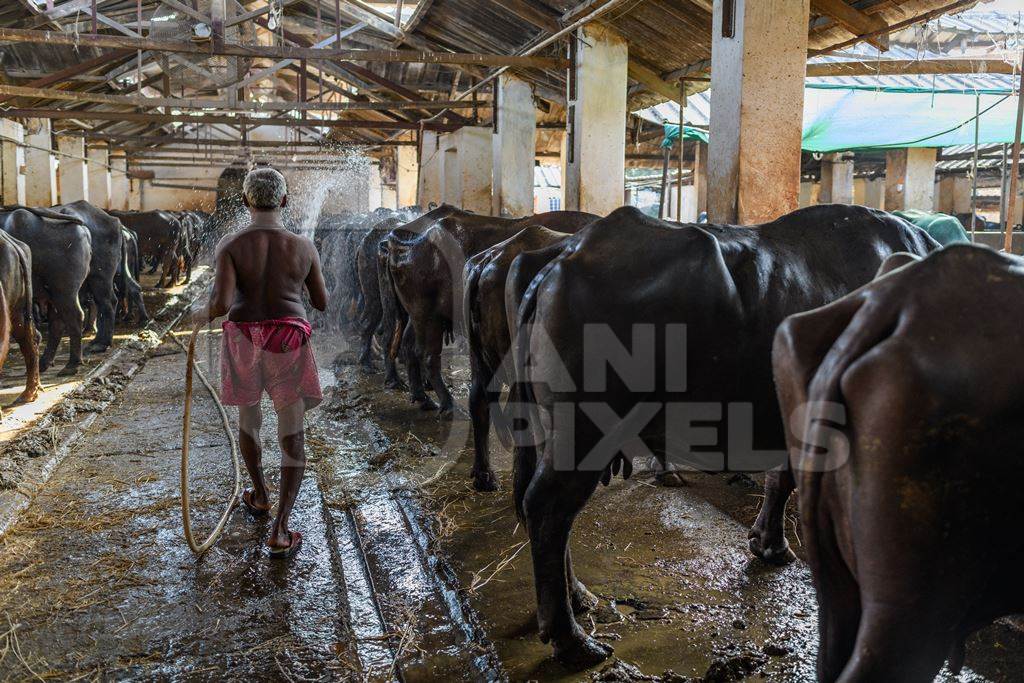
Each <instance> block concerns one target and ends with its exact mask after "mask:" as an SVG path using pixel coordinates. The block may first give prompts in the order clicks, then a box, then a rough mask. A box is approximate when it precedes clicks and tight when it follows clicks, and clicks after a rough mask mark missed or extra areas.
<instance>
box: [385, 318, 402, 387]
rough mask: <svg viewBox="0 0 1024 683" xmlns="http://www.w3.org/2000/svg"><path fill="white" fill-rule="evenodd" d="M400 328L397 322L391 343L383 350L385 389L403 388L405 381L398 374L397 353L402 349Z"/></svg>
mask: <svg viewBox="0 0 1024 683" xmlns="http://www.w3.org/2000/svg"><path fill="white" fill-rule="evenodd" d="M402 336H403V335H402V328H401V325H399V324H398V323H397V322H396V323H395V326H394V329H393V330H392V339H391V340H390V342H391V343H389V344H388V348H387V349H386V350H385V351H384V387H385V388H386V389H398V390H402V389H405V382H403V381H402V378H401V377H399V376H398V363H397V360H398V354H399V353H400V352H401V349H402Z"/></svg>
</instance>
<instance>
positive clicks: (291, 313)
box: [194, 168, 327, 558]
mask: <svg viewBox="0 0 1024 683" xmlns="http://www.w3.org/2000/svg"><path fill="white" fill-rule="evenodd" d="M242 201H243V203H244V204H245V205H246V206H247V207H248V208H249V212H250V213H251V215H252V223H251V224H250V225H249V227H247V228H245V229H244V230H241V231H239V232H236V233H233V234H231V235H228V236H227V237H225V238H224V239H222V240H221V241H220V244H218V245H217V252H216V268H217V272H216V277H215V279H214V285H213V292H212V293H211V294H210V302H209V305H208V306H206V307H204V308H203V309H201V310H200V311H198V312H197V313H196V315H195V316H194V319H195V322H196V323H197V324H203V323H207V322H209V321H211V320H213V319H215V318H218V317H220V316H222V315H225V314H227V316H228V319H227V321H226V322H224V323H223V326H222V327H223V331H224V334H223V339H222V348H221V399H222V401H223V402H224V404H225V405H235V406H238V427H239V434H238V443H239V447H240V449H241V451H242V458H243V459H244V460H245V467H246V469H247V470H248V471H249V476H250V477H251V478H252V486H253V487H252V489H249V490H246V491H245V492H243V494H242V503H243V504H244V505H245V507H246V509H247V510H248V511H249V513H250V514H251V515H253V516H255V517H262V516H265V515H267V513H268V512H269V510H270V508H271V504H270V495H269V491H268V490H267V484H266V481H265V480H264V478H263V468H262V465H261V456H262V447H261V443H260V426H261V422H262V413H261V411H260V399H261V397H262V395H263V391H264V390H266V392H267V393H268V394H270V398H271V399H272V400H273V402H274V411H275V412H276V413H277V437H278V443H279V445H280V447H281V487H280V493H281V499H280V501H279V504H278V507H277V518H276V519H275V520H274V528H273V531H272V532H271V534H270V540H269V541H268V543H267V544H268V545H269V546H270V556H271V557H273V558H288V557H291V556H293V555H294V554H295V553H296V552H298V550H299V548H300V547H301V546H302V534H300V533H299V532H297V531H291V530H290V529H289V528H288V517H289V515H290V514H291V511H292V505H294V503H295V497H296V496H297V495H298V492H299V486H300V485H301V484H302V475H303V472H304V471H305V469H306V453H305V435H304V432H303V416H304V415H305V413H306V411H307V410H309V409H310V408H312V407H313V406H315V405H317V404H318V403H320V401H321V400H323V395H322V394H321V392H320V380H319V376H318V374H317V368H316V360H315V358H314V357H313V349H312V346H311V345H310V344H309V335H310V332H311V328H310V325H309V323H308V322H307V321H306V309H305V307H304V306H303V303H302V290H303V287H305V289H306V290H307V291H308V292H309V298H310V301H311V302H312V304H313V306H314V307H315V308H316V309H317V310H319V311H323V310H324V309H325V308H326V307H327V289H326V287H325V285H324V278H323V274H322V273H321V270H320V257H319V255H318V254H317V251H316V248H315V247H314V246H313V242H312V241H310V240H309V239H307V238H305V237H300V236H298V235H295V234H292V233H290V232H288V231H287V230H285V228H284V225H283V224H282V223H281V209H283V208H284V206H285V205H286V204H287V203H288V196H287V187H286V185H285V180H284V177H283V176H282V175H281V174H280V173H278V172H277V171H275V170H274V169H272V168H257V169H254V170H253V171H250V172H249V175H248V176H246V178H245V182H244V184H243V185H242Z"/></svg>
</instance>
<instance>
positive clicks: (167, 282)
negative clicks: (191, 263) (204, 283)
mask: <svg viewBox="0 0 1024 683" xmlns="http://www.w3.org/2000/svg"><path fill="white" fill-rule="evenodd" d="M111 215H113V216H114V217H116V218H118V219H119V220H120V221H121V222H122V223H123V224H124V225H125V227H127V228H130V229H131V230H132V231H134V232H135V234H136V235H138V238H139V253H140V254H141V256H142V258H143V260H144V261H148V262H149V263H150V264H151V268H152V269H151V270H150V272H154V271H156V270H157V269H159V270H160V281H159V282H157V287H173V286H174V285H175V284H176V283H177V281H178V278H179V277H180V276H181V261H182V260H183V259H184V258H185V254H186V253H187V252H188V231H187V229H186V228H183V227H182V224H181V221H180V220H179V219H178V217H177V216H175V215H174V214H173V213H171V212H170V211H112V212H111Z"/></svg>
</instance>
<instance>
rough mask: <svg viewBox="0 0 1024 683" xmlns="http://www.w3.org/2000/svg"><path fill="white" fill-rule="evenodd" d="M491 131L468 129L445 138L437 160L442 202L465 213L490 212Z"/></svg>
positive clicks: (439, 141) (470, 127) (441, 138)
mask: <svg viewBox="0 0 1024 683" xmlns="http://www.w3.org/2000/svg"><path fill="white" fill-rule="evenodd" d="M491 137H492V134H491V129H490V128H489V127H482V126H465V127H463V128H460V129H459V130H457V131H455V132H454V133H447V134H445V135H442V136H441V137H440V138H439V140H438V143H439V148H438V151H439V153H438V155H437V156H438V157H439V159H440V169H439V173H438V176H439V178H440V181H441V188H440V189H441V192H440V194H441V199H442V201H443V202H444V203H445V204H451V205H452V206H456V207H458V208H460V209H465V210H466V211H472V212H474V213H479V214H483V215H487V214H489V213H490V211H491V170H492V160H491V153H492V142H491Z"/></svg>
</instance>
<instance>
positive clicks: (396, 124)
mask: <svg viewBox="0 0 1024 683" xmlns="http://www.w3.org/2000/svg"><path fill="white" fill-rule="evenodd" d="M4 116H5V117H6V118H22V119H26V118H27V119H33V118H35V119H55V120H75V119H80V120H83V121H131V122H134V123H158V124H168V123H197V124H204V123H205V124H210V123H224V124H232V125H244V126H285V127H288V128H296V127H301V126H315V127H319V128H352V129H356V130H358V129H365V130H419V129H420V127H421V126H423V127H424V128H426V129H427V130H437V131H441V132H451V131H453V130H456V129H458V128H459V127H460V126H458V125H457V124H447V123H433V122H423V123H419V122H415V121H363V120H353V119H308V118H287V117H268V118H250V117H242V116H222V115H217V114H203V115H197V116H190V115H185V114H171V115H168V114H139V113H135V112H115V111H96V110H93V109H88V110H80V111H79V110H72V111H69V110H67V109H7V110H5V111H4Z"/></svg>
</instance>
